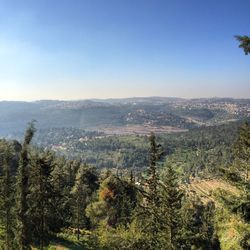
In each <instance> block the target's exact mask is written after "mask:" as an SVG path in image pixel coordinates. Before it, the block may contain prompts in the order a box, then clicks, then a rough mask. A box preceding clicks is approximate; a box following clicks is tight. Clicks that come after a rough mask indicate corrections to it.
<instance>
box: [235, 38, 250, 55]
mask: <svg viewBox="0 0 250 250" xmlns="http://www.w3.org/2000/svg"><path fill="white" fill-rule="evenodd" d="M235 38H236V40H238V41H239V42H240V45H239V48H241V49H243V50H244V52H245V54H246V55H248V54H250V37H248V36H235Z"/></svg>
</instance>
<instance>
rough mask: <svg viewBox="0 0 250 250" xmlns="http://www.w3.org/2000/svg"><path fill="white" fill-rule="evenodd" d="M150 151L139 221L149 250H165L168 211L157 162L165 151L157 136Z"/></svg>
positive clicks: (153, 137) (166, 244)
mask: <svg viewBox="0 0 250 250" xmlns="http://www.w3.org/2000/svg"><path fill="white" fill-rule="evenodd" d="M149 140H150V149H149V168H148V177H147V179H146V181H145V191H143V192H142V196H143V197H142V202H141V204H140V205H139V206H140V210H141V211H140V210H139V214H141V215H142V216H140V217H139V220H141V221H143V222H144V226H143V231H144V232H145V234H146V235H147V246H144V248H148V249H165V248H164V246H165V247H166V246H168V243H169V241H168V237H167V234H168V232H167V230H168V229H167V222H166V215H167V211H166V210H165V207H163V206H162V205H163V203H162V201H163V199H162V194H161V191H160V185H159V175H158V172H157V162H158V161H159V160H160V159H161V157H162V156H163V149H162V146H161V145H160V144H157V143H156V138H155V135H154V134H153V133H152V134H151V136H150V138H149Z"/></svg>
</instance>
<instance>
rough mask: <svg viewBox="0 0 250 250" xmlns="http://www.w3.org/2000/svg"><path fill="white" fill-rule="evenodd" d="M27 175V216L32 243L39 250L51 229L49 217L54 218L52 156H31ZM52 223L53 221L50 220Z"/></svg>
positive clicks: (45, 154) (46, 153) (47, 153)
mask: <svg viewBox="0 0 250 250" xmlns="http://www.w3.org/2000/svg"><path fill="white" fill-rule="evenodd" d="M30 165H31V166H30V173H29V195H28V204H29V215H30V227H31V228H32V229H33V230H32V236H33V239H34V241H35V242H36V241H38V244H39V246H40V249H43V248H44V245H45V243H46V242H47V240H48V238H49V234H50V229H51V227H50V226H51V223H52V222H51V217H54V216H55V214H54V209H53V199H54V190H53V185H52V175H51V173H52V171H53V167H54V162H53V155H52V154H51V153H50V152H44V153H41V154H38V153H36V154H35V155H33V157H32V159H31V163H30ZM52 221H53V220H52Z"/></svg>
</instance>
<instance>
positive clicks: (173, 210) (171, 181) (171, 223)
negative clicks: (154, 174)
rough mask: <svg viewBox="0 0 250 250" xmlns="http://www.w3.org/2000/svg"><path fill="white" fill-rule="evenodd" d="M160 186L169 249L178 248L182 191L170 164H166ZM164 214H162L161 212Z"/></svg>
mask: <svg viewBox="0 0 250 250" xmlns="http://www.w3.org/2000/svg"><path fill="white" fill-rule="evenodd" d="M160 184H161V186H162V204H161V206H162V207H163V211H164V213H165V216H166V224H167V232H168V240H169V249H178V247H179V246H178V243H179V242H178V240H179V236H180V229H181V221H180V210H181V200H182V196H183V194H182V191H181V190H180V189H179V184H178V176H177V173H176V171H175V170H174V169H173V167H172V165H171V164H167V165H166V169H165V176H164V182H160ZM163 216H164V214H163Z"/></svg>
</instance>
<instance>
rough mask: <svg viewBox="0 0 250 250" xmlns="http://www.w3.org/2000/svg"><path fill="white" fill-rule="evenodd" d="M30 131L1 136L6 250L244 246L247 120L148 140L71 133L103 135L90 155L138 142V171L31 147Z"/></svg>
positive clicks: (249, 206)
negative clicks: (11, 137)
mask: <svg viewBox="0 0 250 250" xmlns="http://www.w3.org/2000/svg"><path fill="white" fill-rule="evenodd" d="M239 125H240V127H239ZM50 132H51V139H52V141H53V140H54V139H53V136H52V134H53V135H55V134H56V133H54V131H50ZM72 132H74V133H72ZM36 133H37V131H36V129H35V123H31V124H30V125H29V127H28V128H27V130H26V133H25V136H24V139H23V140H21V141H20V142H18V141H7V140H4V139H3V140H1V141H0V175H1V179H0V181H1V186H0V187H1V188H0V197H1V198H0V215H1V216H0V245H1V246H2V247H3V248H4V249H31V248H34V249H142V250H143V249H145V250H146V249H152V250H153V249H225V250H227V249H228V250H229V249H230V250H231V249H237V250H238V249H249V247H250V225H249V220H250V201H249V188H250V187H249V170H250V169H249V166H250V162H249V140H250V126H249V123H247V122H244V123H240V124H239V123H232V124H229V125H220V126H216V127H203V128H199V129H194V130H191V131H189V132H186V133H180V134H170V135H158V136H155V135H154V134H151V136H150V137H138V136H134V137H131V138H130V137H117V138H115V137H104V138H102V134H96V133H93V134H91V133H87V132H85V131H79V130H76V131H75V130H71V132H70V133H69V134H71V133H72V134H73V135H72V140H73V141H74V139H76V140H78V136H81V137H82V136H83V135H84V136H87V138H91V137H93V138H94V141H95V140H96V139H97V138H96V137H101V138H98V139H100V140H104V143H103V144H102V143H99V144H96V145H95V144H92V146H93V148H91V149H89V151H90V150H91V151H93V152H97V151H98V150H97V148H98V147H100V148H101V150H102V151H105V150H106V151H107V152H106V153H108V152H109V151H110V152H111V151H113V152H114V154H115V152H117V151H119V150H118V149H119V148H120V147H123V148H125V149H126V150H128V149H130V151H128V152H126V154H125V155H127V156H128V157H131V156H130V154H133V152H135V153H136V154H139V148H141V151H140V155H136V156H135V158H134V159H140V160H142V159H144V160H142V161H144V162H143V164H142V163H141V162H139V163H138V164H142V165H141V168H139V169H138V167H137V168H136V166H131V167H130V168H129V167H127V166H126V167H125V166H124V167H122V166H120V165H119V164H120V163H119V160H118V159H119V157H117V160H118V161H117V166H112V167H109V166H105V164H104V166H103V167H104V168H101V167H100V166H98V168H97V167H95V162H93V163H92V164H87V163H86V159H85V158H84V154H85V153H86V152H88V151H86V150H85V149H84V148H78V151H79V152H81V151H82V157H78V158H77V157H72V158H70V157H67V158H65V156H60V154H55V153H54V152H52V151H51V150H50V149H48V148H47V149H42V148H39V147H37V146H35V144H34V143H33V144H32V141H33V140H34V139H35V138H36ZM63 133H66V134H67V130H66V131H63ZM78 133H79V134H78ZM59 134H60V133H59ZM56 138H57V137H56V136H55V140H56ZM68 139H69V140H70V139H71V137H70V138H67V139H65V140H68ZM105 140H107V141H105ZM124 145H125V146H124ZM133 145H134V146H133ZM94 147H96V148H94ZM74 150H75V149H74ZM120 156H121V154H120ZM111 158H112V159H113V160H114V155H113V156H111ZM134 159H133V157H131V158H129V160H130V161H131V163H133V162H134ZM114 162H115V161H114ZM138 166H139V165H138ZM142 166H143V167H142ZM139 170H140V171H139Z"/></svg>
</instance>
